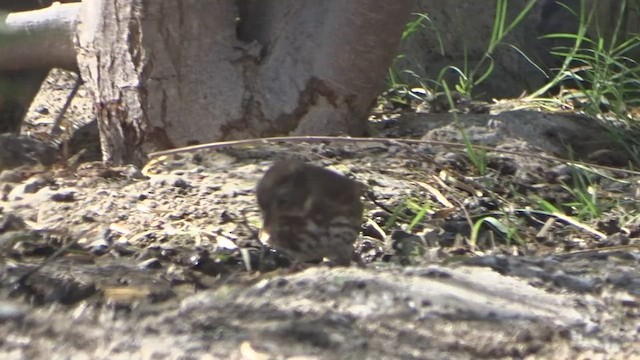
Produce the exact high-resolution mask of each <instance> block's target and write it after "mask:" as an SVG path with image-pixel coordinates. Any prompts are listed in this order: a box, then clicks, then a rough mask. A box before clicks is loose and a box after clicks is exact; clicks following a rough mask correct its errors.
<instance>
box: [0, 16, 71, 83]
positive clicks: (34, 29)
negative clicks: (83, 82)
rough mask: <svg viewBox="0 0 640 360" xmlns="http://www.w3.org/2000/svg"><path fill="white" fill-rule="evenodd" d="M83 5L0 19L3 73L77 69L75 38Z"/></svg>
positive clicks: (0, 64) (0, 54)
mask: <svg viewBox="0 0 640 360" xmlns="http://www.w3.org/2000/svg"><path fill="white" fill-rule="evenodd" d="M80 5H81V4H80V3H72V4H60V3H53V5H51V6H49V7H48V8H44V9H39V10H32V11H23V12H15V13H11V14H9V15H8V16H7V17H6V18H5V19H3V18H2V17H1V16H0V71H5V70H21V69H33V68H44V69H50V68H54V67H59V68H65V69H69V70H75V69H77V67H78V65H77V62H76V51H75V48H74V44H73V38H74V35H75V31H76V23H77V20H78V15H79V12H80Z"/></svg>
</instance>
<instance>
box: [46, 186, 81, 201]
mask: <svg viewBox="0 0 640 360" xmlns="http://www.w3.org/2000/svg"><path fill="white" fill-rule="evenodd" d="M76 192H77V191H76V190H75V189H62V190H59V191H57V192H55V193H53V194H51V197H50V199H51V200H52V201H56V202H74V201H76Z"/></svg>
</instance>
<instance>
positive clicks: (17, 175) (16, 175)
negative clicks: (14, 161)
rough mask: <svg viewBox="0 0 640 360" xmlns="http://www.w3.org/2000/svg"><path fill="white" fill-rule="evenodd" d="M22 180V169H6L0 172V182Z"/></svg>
mask: <svg viewBox="0 0 640 360" xmlns="http://www.w3.org/2000/svg"><path fill="white" fill-rule="evenodd" d="M21 180H22V171H21V170H20V169H19V168H18V169H7V170H3V171H2V172H0V182H11V183H17V182H20V181H21Z"/></svg>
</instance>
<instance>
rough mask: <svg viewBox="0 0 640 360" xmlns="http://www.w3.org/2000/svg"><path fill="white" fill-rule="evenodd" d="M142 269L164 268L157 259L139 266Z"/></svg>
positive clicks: (146, 261) (143, 262)
mask: <svg viewBox="0 0 640 360" xmlns="http://www.w3.org/2000/svg"><path fill="white" fill-rule="evenodd" d="M138 267H139V268H140V269H160V268H162V263H161V262H160V260H158V259H157V258H151V259H147V260H145V261H142V262H140V263H139V264H138Z"/></svg>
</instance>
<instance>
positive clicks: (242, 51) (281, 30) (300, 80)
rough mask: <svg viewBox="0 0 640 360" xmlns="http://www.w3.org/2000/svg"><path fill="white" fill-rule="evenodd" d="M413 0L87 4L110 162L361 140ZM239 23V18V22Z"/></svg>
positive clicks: (85, 24) (86, 61)
mask: <svg viewBox="0 0 640 360" xmlns="http://www.w3.org/2000/svg"><path fill="white" fill-rule="evenodd" d="M411 5H412V2H411V1H408V0H403V1H385V2H380V1H374V0H354V1H343V0H324V1H314V0H302V1H300V0H280V1H261V0H237V1H229V0H227V1H223V0H210V1H204V0H185V1H170V2H169V1H157V0H94V1H85V2H83V10H82V11H81V15H80V21H81V26H80V27H79V28H80V30H79V36H78V50H79V51H78V65H79V67H80V70H81V74H82V77H83V79H84V81H85V83H86V85H87V88H88V89H89V90H90V91H92V92H93V94H94V96H95V99H96V104H97V105H96V106H97V116H98V121H99V127H100V132H101V138H102V139H101V141H102V150H103V157H104V159H105V160H106V161H111V162H114V163H123V162H134V163H141V162H143V161H144V159H145V154H146V153H147V152H149V151H154V150H160V149H166V148H170V147H176V146H183V145H187V144H194V143H203V142H209V141H219V140H230V139H238V138H249V137H262V136H271V135H282V134H338V133H347V134H353V135H360V134H362V133H363V132H364V125H365V121H366V118H367V116H368V112H369V109H370V107H371V105H372V104H373V101H374V99H375V97H376V95H377V94H378V92H379V91H380V90H381V85H383V81H384V76H385V72H386V69H387V68H388V66H389V64H390V63H391V61H392V59H393V56H394V54H395V49H396V47H397V45H398V43H399V41H400V34H401V33H402V30H403V28H404V25H405V23H406V20H407V19H408V15H409V12H410V9H411ZM238 19H239V20H238Z"/></svg>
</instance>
